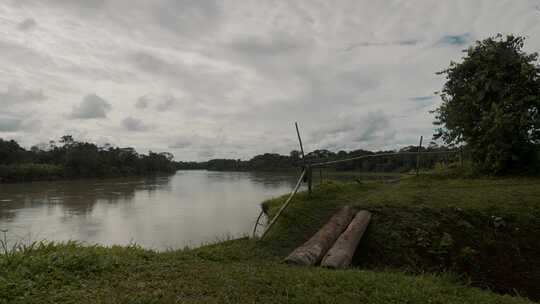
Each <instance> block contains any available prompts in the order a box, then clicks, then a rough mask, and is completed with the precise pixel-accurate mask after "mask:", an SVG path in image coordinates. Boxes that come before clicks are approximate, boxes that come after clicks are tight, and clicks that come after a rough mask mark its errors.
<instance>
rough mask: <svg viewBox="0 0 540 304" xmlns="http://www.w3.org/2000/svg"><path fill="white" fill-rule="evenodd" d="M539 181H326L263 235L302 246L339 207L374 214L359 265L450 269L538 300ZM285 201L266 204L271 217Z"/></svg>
mask: <svg viewBox="0 0 540 304" xmlns="http://www.w3.org/2000/svg"><path fill="white" fill-rule="evenodd" d="M539 197H540V180H539V179H482V180H479V179H436V178H433V177H432V176H428V177H419V178H415V177H410V178H405V179H403V180H402V181H401V182H399V183H392V184H381V183H364V184H361V185H357V184H339V183H332V182H330V183H326V184H324V185H323V186H322V187H319V188H317V189H316V190H315V191H314V193H313V195H312V196H308V195H307V194H305V193H302V194H300V195H299V196H298V198H297V199H296V200H295V201H294V203H293V204H291V207H290V208H289V209H288V210H287V212H286V213H284V215H283V217H282V218H281V219H280V220H279V222H278V223H279V224H278V225H276V226H275V228H273V230H272V231H271V232H270V233H269V237H268V240H267V241H266V242H267V243H269V244H272V245H271V247H272V248H273V249H274V250H275V254H276V255H280V256H283V255H286V254H287V253H288V252H290V251H291V250H292V249H293V248H294V247H296V246H298V245H300V244H301V243H302V242H303V241H305V240H306V239H307V238H308V237H309V236H310V235H312V234H313V233H314V232H315V231H316V230H317V229H318V228H319V227H320V223H322V222H324V221H326V220H327V219H328V218H329V217H330V216H331V215H332V214H333V213H334V212H335V211H336V210H337V209H338V208H340V207H341V206H343V205H353V206H356V207H357V208H358V209H367V210H370V211H371V212H372V213H373V219H372V222H371V224H370V226H369V228H368V230H367V233H366V235H365V237H364V239H363V241H362V243H361V245H360V248H359V250H358V252H357V255H356V257H355V264H356V265H357V266H359V267H362V268H364V269H365V268H367V269H373V270H382V269H387V268H388V267H391V268H393V269H400V270H402V271H405V272H408V273H423V272H426V271H428V272H434V273H441V272H447V271H452V272H456V273H459V274H462V275H464V276H465V278H466V279H469V280H471V282H472V283H473V284H474V285H475V286H480V287H486V288H491V289H494V290H496V291H499V292H504V293H514V292H516V291H518V292H519V293H521V294H526V295H528V296H530V297H532V298H535V299H540V290H539V289H538V288H537V286H540V263H539V262H538V258H537V257H539V256H540V201H539ZM282 201H283V198H278V199H274V200H270V201H267V202H265V203H264V205H265V209H266V210H268V213H269V214H270V216H272V215H273V213H274V212H276V210H277V207H278V206H279V205H280V204H281V202H282Z"/></svg>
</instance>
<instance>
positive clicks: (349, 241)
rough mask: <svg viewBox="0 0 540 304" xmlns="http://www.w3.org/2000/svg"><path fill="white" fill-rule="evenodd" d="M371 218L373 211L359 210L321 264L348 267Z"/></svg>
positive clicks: (331, 266) (332, 266)
mask: <svg viewBox="0 0 540 304" xmlns="http://www.w3.org/2000/svg"><path fill="white" fill-rule="evenodd" d="M370 220H371V213H370V212H369V211H366V210H362V211H359V212H358V213H357V214H356V216H355V217H354V219H353V220H352V221H351V223H350V224H349V226H348V227H347V229H346V230H345V231H344V232H343V233H342V234H341V235H340V236H339V238H338V239H337V241H336V242H335V243H334V245H333V246H332V248H330V250H328V253H326V255H325V256H324V258H323V260H322V262H321V266H323V267H328V268H346V267H348V266H349V265H350V264H351V262H352V259H353V256H354V252H355V251H356V248H357V247H358V243H360V240H361V239H362V236H363V235H364V232H365V231H366V228H367V226H368V225H369V221H370Z"/></svg>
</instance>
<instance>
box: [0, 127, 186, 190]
mask: <svg viewBox="0 0 540 304" xmlns="http://www.w3.org/2000/svg"><path fill="white" fill-rule="evenodd" d="M175 171H176V163H175V162H174V161H173V155H172V154H170V153H167V152H164V153H153V152H149V153H148V155H144V154H138V153H137V152H136V151H135V149H133V148H117V147H112V146H110V145H105V146H97V145H95V144H93V143H88V142H79V141H76V140H74V139H73V137H72V136H70V135H66V136H63V137H62V138H61V139H60V140H59V141H58V142H55V141H51V142H49V143H48V144H43V145H40V146H33V147H31V148H30V150H26V149H24V148H23V147H21V146H20V145H19V144H18V143H17V142H16V141H14V140H9V141H7V140H3V139H1V138H0V182H1V181H4V182H6V181H8V182H10V181H33V180H49V179H61V178H73V177H113V176H129V175H149V174H156V173H172V172H175Z"/></svg>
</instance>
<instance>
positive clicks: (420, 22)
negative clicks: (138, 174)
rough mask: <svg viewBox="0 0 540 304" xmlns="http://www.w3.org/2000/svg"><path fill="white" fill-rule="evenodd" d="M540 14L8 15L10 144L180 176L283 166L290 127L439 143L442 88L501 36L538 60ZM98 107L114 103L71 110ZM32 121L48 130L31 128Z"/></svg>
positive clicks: (102, 4)
mask: <svg viewBox="0 0 540 304" xmlns="http://www.w3.org/2000/svg"><path fill="white" fill-rule="evenodd" d="M537 5H538V3H537V1H536V0H529V1H527V0H524V1H519V2H516V1H504V0H478V1H469V0H457V1H446V2H441V1H431V0H414V1H393V2H388V1H368V0H339V1H333V2H331V3H330V2H315V1H309V0H304V1H303V0H298V1H278V2H271V1H256V0H245V1H231V0H225V1H187V0H186V1H184V0H181V1H176V0H156V1H144V0H99V1H85V0H73V1H68V0H55V1H50V2H44V1H38V0H25V1H15V0H8V1H6V3H3V4H2V5H1V9H0V27H1V28H3V29H5V33H4V35H2V37H0V106H1V108H0V114H2V115H4V116H3V117H11V118H10V120H9V121H8V120H5V121H4V124H3V125H2V128H3V129H4V130H7V129H9V130H15V129H17V130H16V131H10V132H8V134H15V135H13V136H17V138H23V139H25V140H26V141H34V142H28V143H27V144H32V143H37V142H46V141H47V140H49V139H51V138H57V137H59V136H61V135H63V133H65V132H66V131H67V130H77V131H79V132H81V133H82V134H85V136H86V138H87V139H88V140H92V139H95V140H98V139H100V138H107V139H110V140H111V141H112V143H113V144H115V145H123V146H134V147H136V148H139V149H142V152H145V150H148V149H151V150H153V151H164V150H170V149H172V150H173V152H175V154H176V158H177V159H183V160H189V159H204V158H206V157H209V156H210V155H212V157H233V158H237V157H242V158H247V157H250V156H252V155H254V154H256V153H263V152H267V151H271V152H279V153H288V152H289V151H290V150H292V149H295V148H296V142H295V137H296V135H295V132H294V125H293V123H294V121H299V122H300V126H301V131H302V132H303V133H304V134H305V136H306V143H305V144H306V147H308V149H317V148H322V147H332V148H335V149H342V148H343V149H358V148H369V149H387V148H399V146H401V145H409V144H414V143H416V141H417V138H418V137H419V136H420V135H424V137H427V136H429V135H430V134H431V132H432V125H431V122H432V120H433V116H432V115H431V114H429V113H428V111H429V110H430V109H432V108H433V107H435V106H436V105H437V104H438V103H439V102H440V101H439V100H438V98H428V97H430V96H433V92H434V91H438V90H440V88H441V86H442V84H443V81H444V79H443V78H442V77H441V76H437V75H435V73H436V72H438V71H440V70H442V69H444V68H446V67H447V66H448V64H449V62H450V61H451V60H459V58H460V57H462V56H463V54H462V53H461V49H463V48H466V47H467V46H468V45H470V44H471V43H473V41H474V40H476V39H482V38H484V37H487V36H490V35H494V34H496V33H498V32H501V33H510V32H511V33H516V34H521V35H527V36H529V40H528V41H527V42H526V50H527V51H537V50H538V49H540V35H539V34H538V33H540V22H538V20H539V18H540V15H539V14H538V10H536V9H535V7H536V6H537ZM119 12H121V13H119ZM32 18H36V19H32ZM13 84H17V85H13ZM9 86H12V88H11V89H10V88H8V87H9ZM1 88H4V90H1ZM6 88H7V89H6ZM87 92H99V94H100V95H103V96H107V98H106V99H107V100H104V99H103V98H102V97H99V96H97V95H88V96H86V98H84V99H83V100H82V101H81V102H80V103H78V104H77V105H75V106H73V101H74V100H80V98H81V96H84V94H87ZM89 96H91V97H89ZM87 99H88V100H87ZM62 109H64V110H62ZM65 109H68V110H67V111H69V109H72V111H71V113H70V114H69V115H68V116H69V117H70V118H79V119H66V116H65V115H64V112H65V111H66V110H65ZM8 110H9V111H10V112H9V113H8V112H7V111H8ZM23 110H24V111H23ZM21 111H22V112H24V113H23V114H18V115H19V116H17V115H15V116H14V115H13V113H18V112H21ZM21 115H22V116H21ZM105 117H106V118H107V119H102V118H105ZM89 118H101V119H95V120H91V119H89ZM128 118H131V119H128ZM31 120H33V121H38V120H39V121H41V124H42V126H43V128H31V127H24V126H25V124H26V125H28V121H31ZM149 126H151V128H150V127H149ZM143 129H144V130H145V131H146V132H132V131H133V130H143ZM43 130H49V131H47V132H45V131H43ZM338 131H339V132H338ZM128 132H130V133H128ZM127 134H129V135H130V136H126V135H127ZM315 134H319V135H317V136H315ZM2 136H5V135H4V133H2ZM10 136H11V135H10Z"/></svg>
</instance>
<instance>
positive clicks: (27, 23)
mask: <svg viewBox="0 0 540 304" xmlns="http://www.w3.org/2000/svg"><path fill="white" fill-rule="evenodd" d="M36 26H37V22H36V20H34V19H32V18H28V19H25V20H24V21H22V22H21V23H19V24H18V25H17V28H18V29H19V30H21V31H29V30H31V29H33V28H35V27H36Z"/></svg>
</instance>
